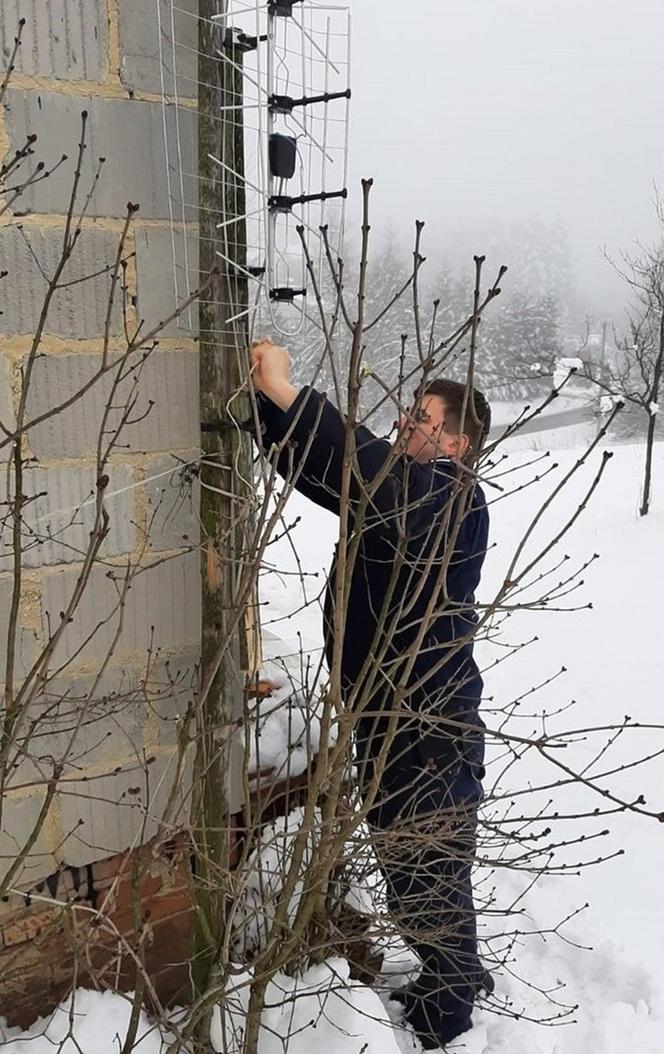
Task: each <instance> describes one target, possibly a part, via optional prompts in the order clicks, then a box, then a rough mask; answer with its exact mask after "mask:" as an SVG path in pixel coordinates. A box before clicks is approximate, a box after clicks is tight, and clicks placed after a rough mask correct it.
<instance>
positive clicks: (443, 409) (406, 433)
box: [399, 378, 491, 461]
mask: <svg viewBox="0 0 664 1054" xmlns="http://www.w3.org/2000/svg"><path fill="white" fill-rule="evenodd" d="M465 391H466V387H465V385H463V384H459V382H458V381H451V380H447V379H446V378H441V379H439V380H434V381H428V382H427V384H425V385H424V387H423V388H422V389H420V390H419V391H417V392H416V393H415V403H414V406H413V407H412V408H410V409H409V412H408V414H407V415H404V416H402V417H401V419H400V421H399V437H400V440H401V442H402V443H403V444H404V450H405V453H406V454H409V455H410V456H411V457H413V458H415V460H416V461H432V460H433V459H434V458H438V457H448V458H453V459H455V460H458V461H461V460H468V458H469V457H470V456H471V455H473V456H474V455H476V454H478V453H479V451H480V450H481V448H482V445H483V443H484V440H485V439H486V437H487V435H488V433H489V428H490V427H491V409H490V407H489V404H488V402H487V400H486V398H485V397H484V395H483V394H482V392H479V391H477V389H475V390H474V391H473V406H471V405H470V402H469V403H468V405H467V406H466V412H465V415H464V412H463V404H464V394H465ZM473 411H474V412H473ZM462 415H463V417H464V420H463V427H462V420H461V418H462Z"/></svg>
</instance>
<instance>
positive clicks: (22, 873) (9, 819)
mask: <svg viewBox="0 0 664 1054" xmlns="http://www.w3.org/2000/svg"><path fill="white" fill-rule="evenodd" d="M45 793H46V792H45V790H41V789H40V790H36V791H35V793H34V794H30V795H28V796H21V795H17V794H12V792H11V791H8V792H7V793H6V794H5V797H4V800H3V809H2V827H1V829H0V879H3V878H4V877H5V876H6V874H7V872H8V870H9V868H10V867H11V865H12V864H13V862H14V860H15V859H16V857H17V856H18V855H20V853H21V852H22V851H23V850H24V848H25V846H26V845H27V842H28V838H29V837H30V835H31V834H32V832H33V830H34V827H35V824H36V823H37V820H38V817H39V813H40V810H41V808H42V806H43V803H44V796H45ZM51 850H52V846H51V845H50V842H49V838H48V830H47V829H46V825H45V826H44V827H42V829H41V830H40V832H39V834H38V835H37V838H36V840H35V844H34V845H33V846H32V848H31V850H30V851H29V853H28V854H27V855H26V858H25V860H24V861H22V863H21V868H20V870H19V871H18V872H17V874H16V875H15V876H14V878H13V880H12V885H13V886H25V885H28V884H30V883H34V882H37V881H38V880H39V879H40V878H43V877H44V876H45V875H50V874H51V872H53V871H55V869H56V867H57V863H56V860H55V857H54V855H53V853H52V851H51Z"/></svg>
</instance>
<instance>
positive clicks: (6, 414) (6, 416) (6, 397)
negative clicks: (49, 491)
mask: <svg viewBox="0 0 664 1054" xmlns="http://www.w3.org/2000/svg"><path fill="white" fill-rule="evenodd" d="M0 319H2V315H0ZM9 370H10V367H9V363H8V362H7V361H6V360H5V358H4V356H3V355H1V354H0V424H2V425H3V426H4V427H5V428H7V429H11V428H13V427H14V423H15V421H16V415H15V413H14V407H13V405H12V391H11V388H10V382H9V379H10V372H9ZM4 438H5V434H4V432H3V431H2V429H1V428H0V439H4ZM10 455H11V446H10V445H7V446H5V447H2V448H1V449H0V465H1V464H3V463H4V462H5V461H8V460H9V457H10Z"/></svg>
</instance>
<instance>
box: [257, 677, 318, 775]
mask: <svg viewBox="0 0 664 1054" xmlns="http://www.w3.org/2000/svg"><path fill="white" fill-rule="evenodd" d="M322 709H323V702H322V700H321V699H317V698H313V699H312V698H309V697H308V696H307V695H305V694H304V693H303V692H298V691H295V690H294V689H293V688H292V687H291V686H289V685H284V686H281V687H278V688H276V689H275V690H274V691H273V692H272V694H271V695H270V696H268V697H267V698H265V699H261V700H259V701H258V702H257V703H256V704H255V705H254V706H253V708H252V710H250V712H249V721H248V724H247V726H246V728H245V729H244V731H243V735H245V736H246V737H247V739H248V748H249V772H250V773H255V772H257V771H258V770H259V769H260V770H262V771H264V772H265V771H269V772H270V775H271V776H272V777H273V778H275V779H285V778H286V777H287V776H299V775H300V773H302V772H305V771H306V768H307V766H308V765H309V764H310V763H311V761H312V760H313V758H314V757H315V756H316V754H317V753H318V749H319V745H320V726H321V716H322ZM335 741H336V730H335V728H334V726H333V727H332V729H331V732H330V736H329V742H328V744H327V745H328V747H330V746H332V744H333V743H334V742H335Z"/></svg>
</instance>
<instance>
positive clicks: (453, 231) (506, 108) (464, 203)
mask: <svg viewBox="0 0 664 1054" xmlns="http://www.w3.org/2000/svg"><path fill="white" fill-rule="evenodd" d="M350 9H351V14H352V24H353V30H352V32H353V55H352V72H353V75H352V84H353V102H352V108H351V121H352V125H351V154H350V189H351V195H352V196H353V198H354V199H355V201H356V202H357V199H358V191H357V184H358V182H359V179H360V177H361V176H373V177H374V178H375V181H376V186H375V191H374V197H373V202H374V213H373V215H374V221H375V222H376V224H377V225H378V226H382V225H386V224H392V225H393V226H394V227H395V228H397V230H399V231H402V230H403V231H404V234H405V233H406V232H408V231H409V230H410V225H411V223H412V222H413V221H414V220H415V218H416V217H417V218H423V219H426V220H427V221H428V223H427V239H428V249H429V251H430V252H431V254H432V255H435V253H436V252H440V253H441V254H442V253H448V252H451V253H452V255H454V252H453V250H454V243H455V242H456V241H458V240H459V234H460V232H462V231H463V230H464V229H471V230H473V231H475V230H478V229H479V228H480V226H481V225H486V224H487V223H488V225H489V227H490V226H491V225H492V224H496V225H498V224H502V225H509V224H510V223H511V222H512V221H517V220H527V219H528V218H529V217H533V216H537V217H542V218H544V219H547V220H553V219H559V220H561V221H562V223H563V224H564V225H565V227H566V228H567V231H568V233H569V238H570V245H571V249H572V254H573V264H574V276H575V280H576V288H577V293H578V296H579V300H580V301H581V303H582V304H583V306H585V307H587V310H589V311H591V312H596V313H598V314H602V313H608V312H609V311H610V310H611V307H614V308H615V303H616V298H617V299H618V300H620V301H622V299H623V298H624V288H623V287H622V286H621V284H620V282H619V281H618V280H617V279H616V278H615V277H614V276H613V274H612V272H611V270H610V268H609V266H608V264H607V263H606V262H605V261H604V260H603V258H602V256H601V253H600V249H601V247H602V246H604V245H606V247H607V249H608V250H609V251H611V252H612V253H613V254H616V255H617V254H618V253H619V251H620V250H621V249H623V248H626V249H629V248H630V247H633V242H634V239H635V238H641V239H642V240H644V241H646V242H648V241H651V240H652V239H653V238H655V236H656V231H657V228H656V221H655V217H654V210H653V207H652V198H653V186H652V185H653V181H656V182H657V183H658V184H659V185H660V186H661V187H662V188H663V189H664V134H663V133H664V127H663V126H664V121H663V115H664V62H663V61H662V40H663V39H664V0H550V2H544V0H401V2H397V0H350ZM353 211H354V209H352V210H351V220H352V218H353ZM473 249H474V251H477V252H481V251H483V249H484V246H483V245H482V244H477V245H473ZM506 255H507V256H508V257H509V253H506ZM493 262H496V263H500V262H503V261H502V260H499V261H493ZM504 262H506V263H507V264H509V263H510V260H509V258H507V259H505V261H504Z"/></svg>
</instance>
